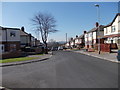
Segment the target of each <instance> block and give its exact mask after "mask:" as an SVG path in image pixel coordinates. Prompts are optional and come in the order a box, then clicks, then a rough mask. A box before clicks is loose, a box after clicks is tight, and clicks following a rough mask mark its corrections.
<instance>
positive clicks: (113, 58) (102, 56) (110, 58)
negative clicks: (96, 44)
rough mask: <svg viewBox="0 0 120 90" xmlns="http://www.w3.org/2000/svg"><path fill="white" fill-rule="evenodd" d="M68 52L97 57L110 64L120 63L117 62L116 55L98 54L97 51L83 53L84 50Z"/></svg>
mask: <svg viewBox="0 0 120 90" xmlns="http://www.w3.org/2000/svg"><path fill="white" fill-rule="evenodd" d="M69 51H72V52H76V53H81V54H85V55H89V56H93V57H97V58H100V59H102V60H108V61H111V62H115V63H120V61H118V59H117V53H107V52H101V53H100V54H98V52H97V51H95V52H88V51H84V50H69Z"/></svg>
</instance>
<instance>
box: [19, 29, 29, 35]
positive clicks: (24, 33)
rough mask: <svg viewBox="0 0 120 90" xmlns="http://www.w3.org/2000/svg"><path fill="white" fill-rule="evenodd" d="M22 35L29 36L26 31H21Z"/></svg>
mask: <svg viewBox="0 0 120 90" xmlns="http://www.w3.org/2000/svg"><path fill="white" fill-rule="evenodd" d="M20 35H21V36H22V35H25V36H27V35H28V33H26V32H25V31H22V30H20Z"/></svg>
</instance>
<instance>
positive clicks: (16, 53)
mask: <svg viewBox="0 0 120 90" xmlns="http://www.w3.org/2000/svg"><path fill="white" fill-rule="evenodd" d="M1 56H2V59H6V58H13V57H19V56H21V51H14V52H5V53H3V54H2V55H1Z"/></svg>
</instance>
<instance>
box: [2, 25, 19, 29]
mask: <svg viewBox="0 0 120 90" xmlns="http://www.w3.org/2000/svg"><path fill="white" fill-rule="evenodd" d="M7 29H12V30H20V29H19V28H8V27H2V26H0V30H7Z"/></svg>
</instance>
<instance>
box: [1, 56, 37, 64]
mask: <svg viewBox="0 0 120 90" xmlns="http://www.w3.org/2000/svg"><path fill="white" fill-rule="evenodd" d="M33 59H38V57H19V58H10V59H3V60H0V63H9V62H17V61H26V60H33Z"/></svg>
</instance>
